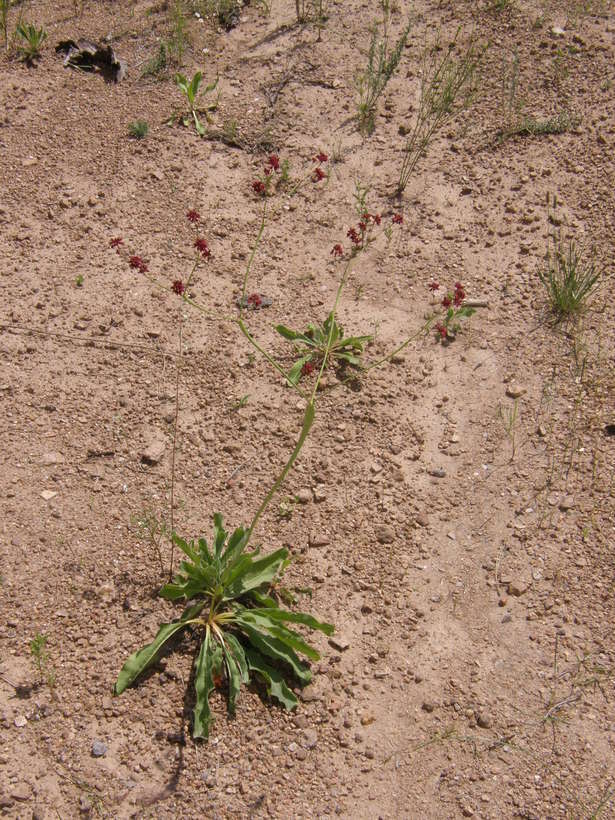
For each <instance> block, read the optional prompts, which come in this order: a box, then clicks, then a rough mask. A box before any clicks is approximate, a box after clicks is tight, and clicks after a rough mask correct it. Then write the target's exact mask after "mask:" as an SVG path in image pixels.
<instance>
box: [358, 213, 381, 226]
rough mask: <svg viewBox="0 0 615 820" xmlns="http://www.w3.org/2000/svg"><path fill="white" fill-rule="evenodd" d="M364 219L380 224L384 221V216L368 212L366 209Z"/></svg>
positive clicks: (364, 220)
mask: <svg viewBox="0 0 615 820" xmlns="http://www.w3.org/2000/svg"><path fill="white" fill-rule="evenodd" d="M362 221H363V222H367V223H369V222H373V223H374V225H380V223H381V222H382V217H381V216H380V214H368V213H367V211H365V213H364V214H363V219H362Z"/></svg>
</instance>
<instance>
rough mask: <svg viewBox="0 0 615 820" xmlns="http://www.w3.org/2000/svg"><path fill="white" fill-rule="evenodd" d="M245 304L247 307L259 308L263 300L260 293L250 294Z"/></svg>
mask: <svg viewBox="0 0 615 820" xmlns="http://www.w3.org/2000/svg"><path fill="white" fill-rule="evenodd" d="M247 303H248V306H249V307H252V308H254V309H255V308H259V307H260V306H261V305H262V304H263V299H262V296H261V295H260V293H251V294H250V295H249V296H248V299H247Z"/></svg>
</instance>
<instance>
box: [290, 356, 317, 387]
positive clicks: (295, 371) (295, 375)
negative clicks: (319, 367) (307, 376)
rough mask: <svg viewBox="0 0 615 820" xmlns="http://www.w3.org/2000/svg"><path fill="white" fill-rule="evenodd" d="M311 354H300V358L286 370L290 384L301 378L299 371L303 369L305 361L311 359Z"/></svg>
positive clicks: (296, 382)
mask: <svg viewBox="0 0 615 820" xmlns="http://www.w3.org/2000/svg"><path fill="white" fill-rule="evenodd" d="M312 355H313V354H312V353H308V354H307V356H302V357H301V358H300V359H297V361H296V362H295V363H294V365H293V366H292V367H291V369H290V370H289V371H288V381H289V382H290V383H291V384H298V382H299V379H300V378H301V371H302V370H303V365H304V364H307V362H309V361H310V360H311V358H312Z"/></svg>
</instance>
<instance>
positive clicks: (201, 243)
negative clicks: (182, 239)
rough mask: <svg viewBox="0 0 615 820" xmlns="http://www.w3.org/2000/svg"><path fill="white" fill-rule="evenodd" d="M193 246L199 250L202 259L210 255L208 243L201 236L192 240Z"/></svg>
mask: <svg viewBox="0 0 615 820" xmlns="http://www.w3.org/2000/svg"><path fill="white" fill-rule="evenodd" d="M194 247H195V248H196V249H197V251H199V253H200V254H201V256H202V257H203V259H209V257H210V256H211V251H210V249H209V245H208V244H207V240H206V239H203V238H201V237H199V238H197V239H195V240H194Z"/></svg>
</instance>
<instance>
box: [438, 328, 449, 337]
mask: <svg viewBox="0 0 615 820" xmlns="http://www.w3.org/2000/svg"><path fill="white" fill-rule="evenodd" d="M436 331H437V332H438V333H439V334H440V336H441V337H442V338H443V339H446V337H447V336H448V330H447V329H446V327H445V326H444V325H436Z"/></svg>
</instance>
